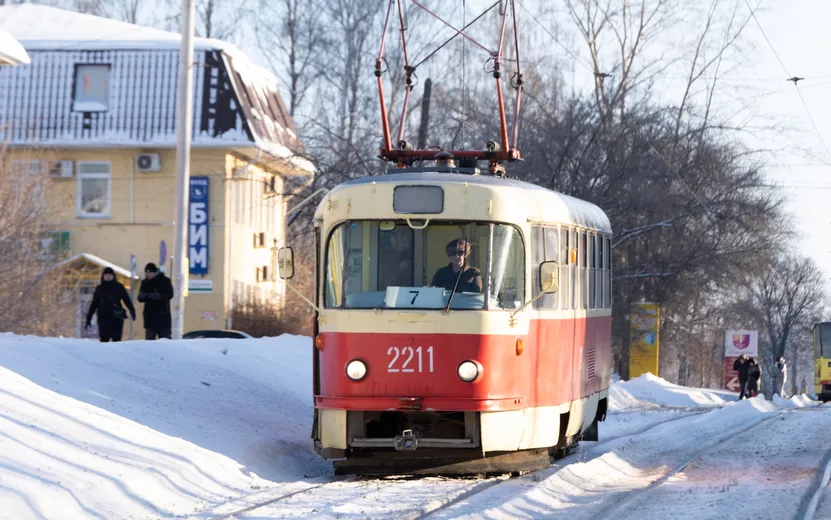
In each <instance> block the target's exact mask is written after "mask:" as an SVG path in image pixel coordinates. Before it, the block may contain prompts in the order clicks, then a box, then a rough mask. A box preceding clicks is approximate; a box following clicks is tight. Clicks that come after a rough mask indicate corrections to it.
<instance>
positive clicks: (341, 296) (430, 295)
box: [325, 220, 525, 310]
mask: <svg viewBox="0 0 831 520" xmlns="http://www.w3.org/2000/svg"><path fill="white" fill-rule="evenodd" d="M412 224H413V225H412V226H410V225H408V224H407V222H406V221H403V220H400V221H399V220H388V221H369V220H367V221H349V222H344V223H343V224H341V225H339V226H338V227H337V228H335V230H334V231H333V232H332V234H331V235H330V237H329V241H328V244H327V250H326V271H325V272H326V295H325V302H326V307H330V308H332V307H336V308H351V309H377V308H394V309H399V308H404V309H443V308H445V307H446V306H447V303H448V301H450V308H451V309H458V310H463V309H516V308H519V307H520V306H521V305H522V301H523V297H524V291H523V289H524V287H525V285H524V284H525V281H524V274H525V273H524V269H525V267H524V266H525V251H524V249H523V243H522V237H521V236H520V233H519V231H518V230H517V229H516V228H515V227H513V226H510V225H506V224H490V223H487V222H441V223H430V224H429V225H427V226H425V227H423V228H422V227H421V226H420V225H418V224H417V223H412ZM489 246H490V247H491V250H490V254H488V248H489ZM485 292H487V293H488V294H487V299H486V298H485V296H486V295H485ZM451 296H452V299H451Z"/></svg>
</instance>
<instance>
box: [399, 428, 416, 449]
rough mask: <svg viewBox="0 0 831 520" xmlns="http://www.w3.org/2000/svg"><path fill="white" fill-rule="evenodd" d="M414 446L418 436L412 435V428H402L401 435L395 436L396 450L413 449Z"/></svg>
mask: <svg viewBox="0 0 831 520" xmlns="http://www.w3.org/2000/svg"><path fill="white" fill-rule="evenodd" d="M416 448H418V437H416V436H415V435H413V430H404V431H403V432H401V435H396V436H395V449H396V450H397V451H413V450H415V449H416Z"/></svg>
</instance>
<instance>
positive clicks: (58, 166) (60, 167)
mask: <svg viewBox="0 0 831 520" xmlns="http://www.w3.org/2000/svg"><path fill="white" fill-rule="evenodd" d="M49 176H50V177H52V178H56V179H71V178H72V161H51V162H50V163H49Z"/></svg>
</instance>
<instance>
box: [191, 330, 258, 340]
mask: <svg viewBox="0 0 831 520" xmlns="http://www.w3.org/2000/svg"><path fill="white" fill-rule="evenodd" d="M253 337H254V336H251V335H250V334H246V333H245V332H242V331H239V330H192V331H190V332H186V333H185V334H183V335H182V339H204V338H225V339H249V338H253Z"/></svg>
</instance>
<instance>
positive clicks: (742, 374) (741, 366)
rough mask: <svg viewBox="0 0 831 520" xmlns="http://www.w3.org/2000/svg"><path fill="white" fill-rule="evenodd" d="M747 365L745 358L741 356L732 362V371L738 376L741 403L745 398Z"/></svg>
mask: <svg viewBox="0 0 831 520" xmlns="http://www.w3.org/2000/svg"><path fill="white" fill-rule="evenodd" d="M748 368H749V365H748V364H747V356H745V355H744V354H742V355H741V356H739V358H738V359H737V360H736V361H733V370H735V371H736V372H738V375H739V387H740V388H741V390H739V400H740V401H741V400H742V399H744V398H745V397H747V393H746V392H747V369H748Z"/></svg>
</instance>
